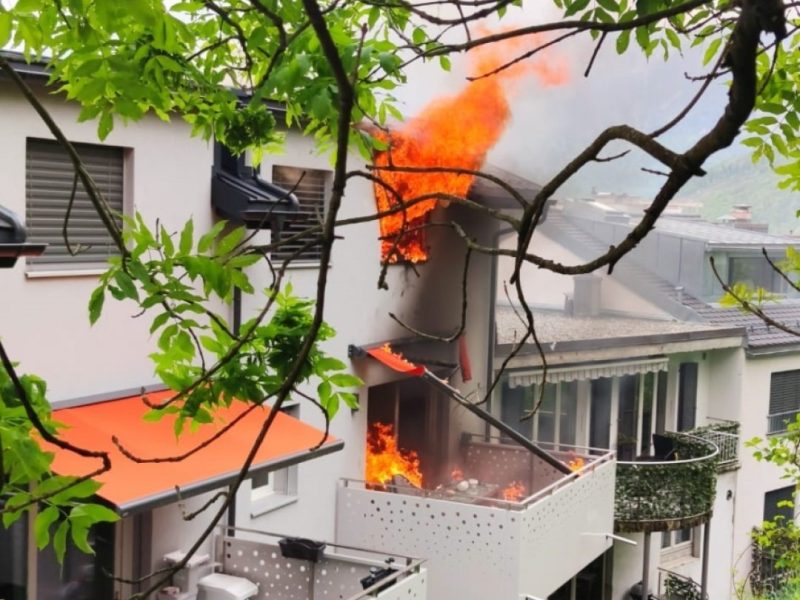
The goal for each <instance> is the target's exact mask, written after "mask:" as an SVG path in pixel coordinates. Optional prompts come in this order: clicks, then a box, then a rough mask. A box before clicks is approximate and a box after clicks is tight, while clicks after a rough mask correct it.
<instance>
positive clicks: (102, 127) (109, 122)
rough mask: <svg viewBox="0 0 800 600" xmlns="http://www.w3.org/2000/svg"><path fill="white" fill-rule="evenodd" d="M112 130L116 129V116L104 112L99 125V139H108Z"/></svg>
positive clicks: (107, 111) (106, 111)
mask: <svg viewBox="0 0 800 600" xmlns="http://www.w3.org/2000/svg"><path fill="white" fill-rule="evenodd" d="M112 129H114V115H112V114H111V111H109V110H104V111H103V114H101V115H100V121H99V122H98V123H97V137H99V138H100V139H101V140H104V139H106V138H107V137H108V134H109V133H111V130H112Z"/></svg>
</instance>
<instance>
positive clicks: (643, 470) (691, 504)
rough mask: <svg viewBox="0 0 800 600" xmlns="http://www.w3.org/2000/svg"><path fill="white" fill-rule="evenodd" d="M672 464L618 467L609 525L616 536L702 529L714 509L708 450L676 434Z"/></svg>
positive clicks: (713, 481) (713, 465) (713, 466)
mask: <svg viewBox="0 0 800 600" xmlns="http://www.w3.org/2000/svg"><path fill="white" fill-rule="evenodd" d="M670 437H671V438H672V440H673V442H674V443H675V448H676V455H677V460H676V461H674V462H654V463H650V462H630V463H618V464H617V482H616V493H615V507H614V520H615V521H616V528H617V529H619V530H620V531H663V530H673V529H681V528H684V527H688V526H692V525H695V524H699V523H702V522H703V521H705V520H706V518H707V516H708V515H709V514H710V512H711V510H712V509H713V506H714V497H715V494H716V473H717V471H716V468H717V457H716V455H712V454H713V452H712V450H713V446H711V444H709V443H707V442H705V441H703V440H701V439H695V438H692V437H688V436H685V435H681V434H670Z"/></svg>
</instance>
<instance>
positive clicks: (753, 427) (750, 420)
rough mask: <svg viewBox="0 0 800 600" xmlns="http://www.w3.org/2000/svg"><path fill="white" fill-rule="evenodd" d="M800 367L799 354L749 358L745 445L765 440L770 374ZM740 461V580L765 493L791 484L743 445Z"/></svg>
mask: <svg viewBox="0 0 800 600" xmlns="http://www.w3.org/2000/svg"><path fill="white" fill-rule="evenodd" d="M798 368H800V356H798V355H797V354H795V355H791V354H790V355H784V356H780V355H778V356H765V357H748V358H747V360H746V361H745V364H744V371H743V377H742V380H741V398H742V401H741V418H740V420H739V423H740V431H739V439H740V442H741V443H742V444H743V443H744V442H745V441H747V440H750V439H752V438H754V437H760V438H762V439H764V438H765V437H766V433H767V414H768V412H769V390H770V375H771V373H772V372H774V371H786V370H791V369H798ZM739 458H740V462H741V469H740V470H739V479H738V481H739V485H738V486H737V489H736V490H735V496H734V501H735V505H736V506H735V516H734V519H735V531H734V550H733V551H734V560H735V561H737V569H738V573H737V577H738V580H742V579H744V577H745V576H746V574H747V572H748V569H749V568H750V561H749V550H748V548H749V545H750V537H749V533H750V530H751V529H752V528H753V527H757V526H760V525H761V522H762V519H763V515H764V494H765V493H766V492H768V491H771V490H774V489H777V488H782V487H786V486H787V485H790V484H791V482H789V481H786V480H784V479H781V470H780V469H779V468H777V467H775V466H773V465H772V464H771V463H760V462H757V461H756V460H755V459H754V458H753V451H752V449H750V448H745V447H743V446H742V445H740V447H739Z"/></svg>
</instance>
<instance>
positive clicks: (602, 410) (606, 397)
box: [589, 377, 611, 448]
mask: <svg viewBox="0 0 800 600" xmlns="http://www.w3.org/2000/svg"><path fill="white" fill-rule="evenodd" d="M590 393H591V398H592V400H591V402H592V407H591V415H590V425H589V445H590V446H591V447H592V448H611V439H610V438H611V432H610V430H609V424H610V423H611V378H610V377H603V378H602V379H593V380H592V382H591V391H590Z"/></svg>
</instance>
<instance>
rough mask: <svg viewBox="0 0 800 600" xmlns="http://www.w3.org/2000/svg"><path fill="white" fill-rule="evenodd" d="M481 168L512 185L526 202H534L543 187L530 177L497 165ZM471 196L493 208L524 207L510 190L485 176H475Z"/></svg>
mask: <svg viewBox="0 0 800 600" xmlns="http://www.w3.org/2000/svg"><path fill="white" fill-rule="evenodd" d="M481 170H482V171H483V172H484V173H486V174H487V175H493V176H495V177H497V178H498V179H500V180H501V181H503V182H505V183H507V184H508V185H510V186H511V187H512V188H514V190H516V192H517V193H518V194H519V195H520V196H522V199H523V200H525V201H526V202H532V201H533V199H534V198H535V197H536V194H538V193H539V191H540V190H541V189H542V186H540V185H539V184H538V183H534V182H533V181H531V180H529V179H525V178H523V177H520V176H519V175H516V174H514V173H512V172H511V171H506V170H505V169H501V168H500V167H497V166H495V165H484V166H483V167H482V168H481ZM469 196H470V198H472V199H473V200H475V201H477V202H481V203H482V204H484V205H486V206H490V207H492V208H506V209H522V208H523V207H522V206H520V204H519V202H518V201H517V200H516V198H514V196H512V195H511V194H510V193H508V190H506V189H504V188H502V187H500V186H499V185H497V184H496V183H495V182H493V181H491V180H489V179H486V178H485V177H476V178H475V182H474V183H473V184H472V187H471V188H470V190H469Z"/></svg>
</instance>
